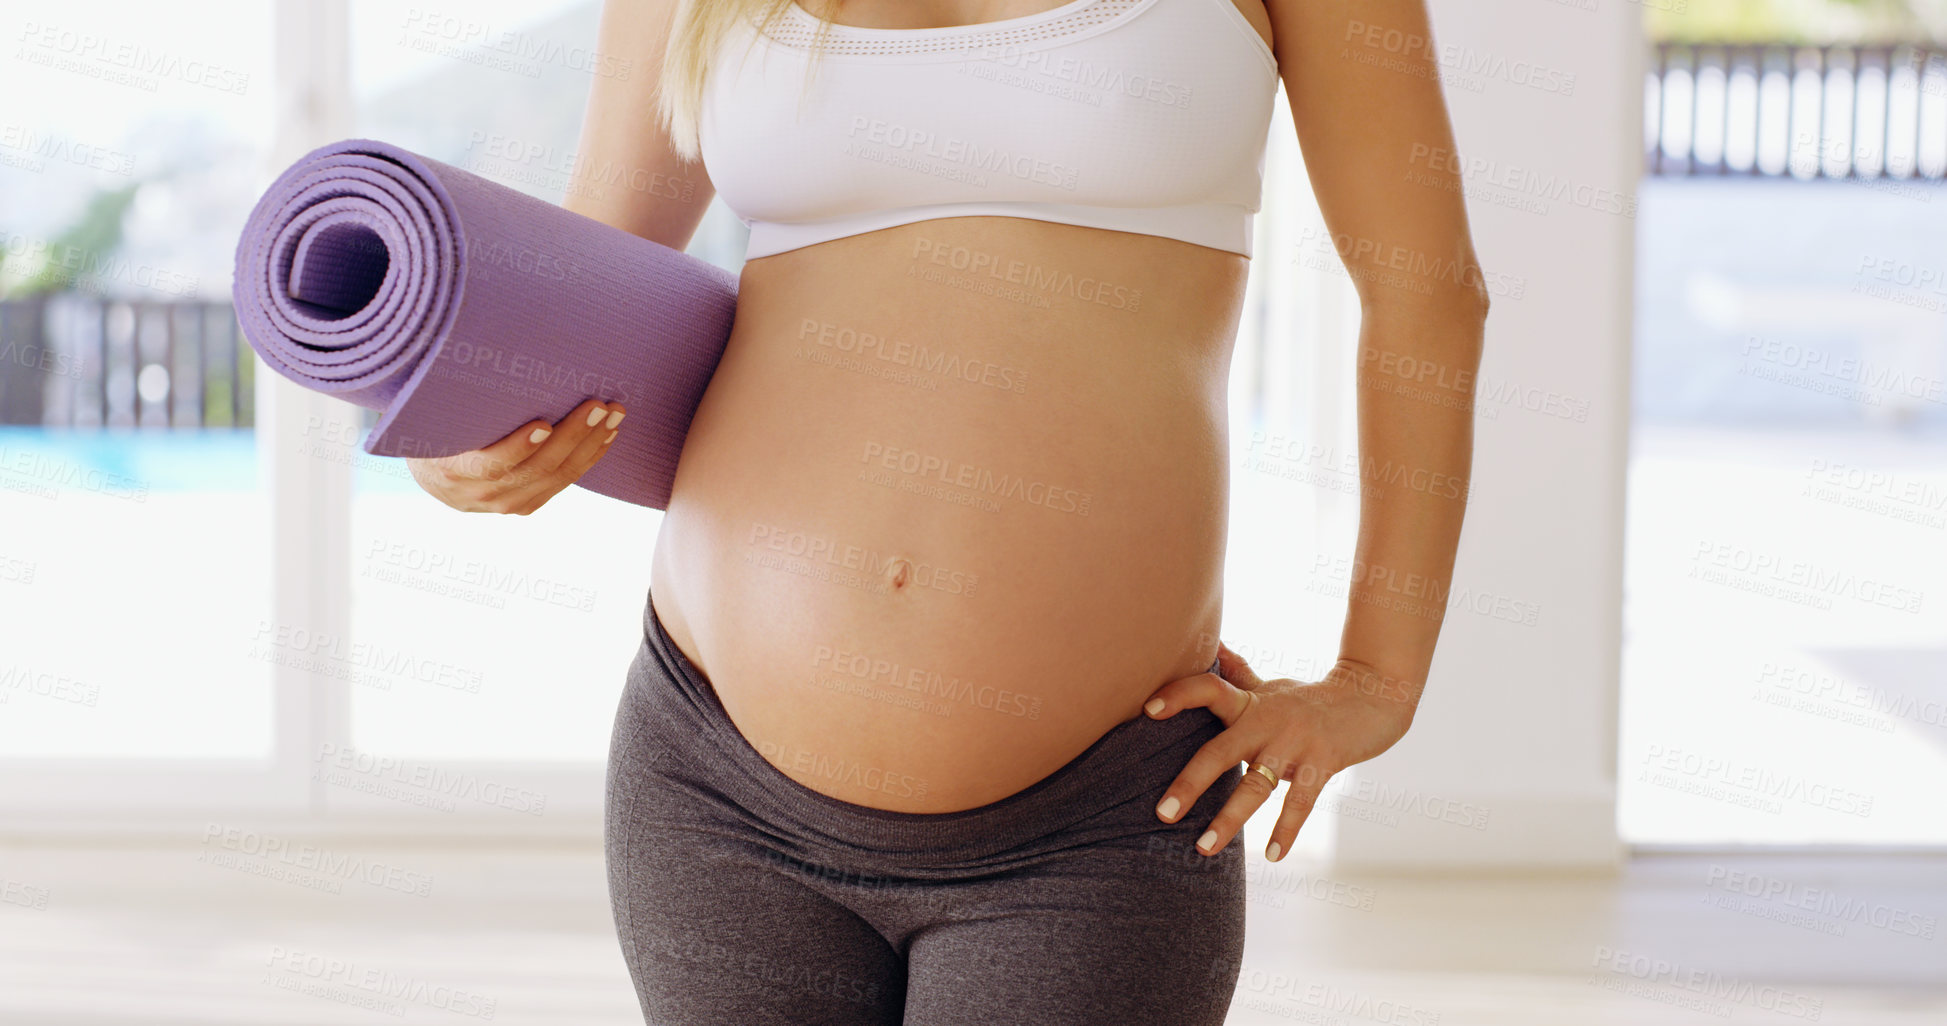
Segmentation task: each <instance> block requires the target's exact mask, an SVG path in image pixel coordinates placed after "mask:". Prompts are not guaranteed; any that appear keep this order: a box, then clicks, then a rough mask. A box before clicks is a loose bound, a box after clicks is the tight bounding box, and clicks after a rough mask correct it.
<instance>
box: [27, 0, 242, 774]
mask: <svg viewBox="0 0 1947 1026" xmlns="http://www.w3.org/2000/svg"><path fill="white" fill-rule="evenodd" d="M33 6H34V8H35V10H34V11H33V12H32V13H25V12H18V13H17V14H16V15H15V16H14V17H12V18H10V19H9V26H8V29H9V33H10V36H11V39H10V42H9V44H8V51H9V52H8V55H7V57H6V59H4V60H0V96H4V97H7V98H8V100H9V101H10V102H8V103H7V104H6V114H5V117H4V118H0V525H4V526H5V532H4V535H0V702H3V703H4V704H5V712H4V713H3V714H0V757H10V756H116V757H167V758H178V757H180V758H211V757H220V758H261V757H264V756H266V755H267V754H268V753H269V750H270V743H271V736H272V734H271V729H272V721H271V690H270V687H269V681H270V677H271V667H272V662H271V661H270V660H271V659H272V658H273V657H274V653H275V652H276V650H275V649H273V648H270V647H267V646H265V645H263V644H262V641H263V637H264V636H265V633H266V628H267V620H266V618H267V617H268V615H269V613H268V611H269V577H268V573H269V565H270V559H269V534H268V530H267V526H268V524H269V515H268V506H267V500H266V496H265V488H264V482H263V479H262V477H261V476H260V475H259V473H258V462H257V460H258V454H257V452H256V443H255V434H254V431H253V430H252V424H253V423H254V405H255V404H254V395H253V380H254V376H253V366H252V358H251V355H250V352H249V349H248V347H247V346H245V345H244V343H243V342H242V340H241V337H240V336H239V335H238V333H237V332H236V329H235V324H234V321H233V319H232V317H231V313H230V305H229V295H230V277H231V254H232V251H233V248H234V246H235V244H236V239H237V232H238V230H239V228H240V227H241V225H242V223H243V220H244V217H245V215H246V214H247V213H248V211H249V208H250V204H251V202H252V201H253V200H254V198H255V195H256V193H257V190H258V188H259V187H260V185H261V182H260V181H259V178H260V175H261V174H262V172H263V170H264V162H265V159H266V154H267V151H268V144H269V133H270V126H271V114H270V110H271V79H270V67H269V58H270V51H271V47H270V45H269V42H270V22H269V9H268V8H267V7H265V6H264V5H262V4H256V3H248V2H243V0H230V2H214V3H210V4H204V5H202V6H201V7H199V9H198V16H197V17H195V18H185V17H183V16H182V14H181V12H180V11H179V10H172V9H170V8H168V7H167V6H164V5H150V6H142V5H127V4H104V3H86V2H81V3H63V4H38V5H33Z"/></svg>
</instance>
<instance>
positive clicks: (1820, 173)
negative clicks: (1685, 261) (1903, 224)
mask: <svg viewBox="0 0 1947 1026" xmlns="http://www.w3.org/2000/svg"><path fill="white" fill-rule="evenodd" d="M1644 86H1645V89H1646V92H1645V94H1644V148H1645V170H1647V171H1648V172H1649V173H1650V174H1658V175H1760V176H1773V177H1794V178H1902V179H1910V178H1919V179H1939V178H1941V177H1942V176H1943V175H1947V53H1943V52H1942V51H1940V50H1936V49H1933V48H1931V47H1929V46H1926V45H1917V44H1898V45H1889V46H1823V47H1802V46H1788V45H1783V44H1777V45H1716V46H1713V45H1705V44H1689V43H1663V44H1659V45H1657V47H1656V48H1655V50H1654V51H1653V52H1652V53H1651V55H1650V67H1649V70H1648V75H1647V79H1646V81H1645V83H1644Z"/></svg>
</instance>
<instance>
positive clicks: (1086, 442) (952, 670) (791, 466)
mask: <svg viewBox="0 0 1947 1026" xmlns="http://www.w3.org/2000/svg"><path fill="white" fill-rule="evenodd" d="M1248 266H1249V264H1248V261H1247V260H1246V259H1245V258H1244V257H1243V256H1241V255H1238V254H1235V253H1229V252H1225V251H1222V250H1217V249H1211V248H1208V247H1203V246H1197V245H1192V244H1190V243H1186V242H1181V241H1177V240H1174V239H1167V238H1161V237H1156V236H1147V235H1137V234H1132V233H1126V232H1113V231H1106V230H1101V229H1094V228H1084V227H1079V226H1074V225H1065V224H1056V223H1051V222H1041V221H1032V220H1027V219H1021V218H1008V217H962V218H950V219H944V220H933V221H923V222H917V223H914V224H908V225H902V226H899V227H896V228H891V229H887V230H883V231H875V232H870V233H867V234H863V235H856V236H851V237H847V238H842V239H837V240H833V241H830V242H825V243H820V244H817V245H813V246H807V247H804V248H801V249H797V250H791V251H787V252H784V253H779V254H775V255H772V256H768V257H761V258H758V259H755V260H752V261H749V262H748V263H747V264H746V265H745V266H744V269H743V273H742V280H741V286H740V289H741V290H740V293H739V296H738V306H737V317H736V325H735V328H734V330H733V331H732V333H731V337H730V341H729V346H728V348H727V349H726V351H725V353H724V357H723V362H722V363H721V365H719V367H718V368H717V371H716V375H715V377H714V378H713V379H712V380H711V382H710V386H709V389H708V391H707V392H706V393H705V395H704V397H703V402H702V405H701V407H700V408H699V409H698V411H697V415H696V419H695V421H694V423H693V424H692V425H691V427H690V433H689V437H688V439H687V441H686V443H685V446H684V450H683V456H682V462H681V465H680V467H679V468H678V471H677V475H676V480H675V486H674V491H673V493H672V496H671V499H670V504H669V509H668V513H667V515H666V516H665V518H664V519H663V522H662V528H661V533H660V536H659V537H658V539H657V545H656V552H655V559H654V563H653V566H652V570H651V579H650V587H651V591H652V593H653V596H654V604H655V609H656V612H657V615H658V616H659V617H660V619H661V620H662V622H663V624H664V626H665V627H666V629H667V630H668V632H669V634H670V637H671V638H672V639H673V640H674V641H675V642H676V644H677V646H678V647H679V648H680V649H681V650H682V652H683V654H684V655H685V656H687V657H688V658H689V659H690V660H691V661H692V662H694V663H695V664H696V666H697V667H698V668H699V669H700V670H701V671H702V672H703V675H704V676H705V677H706V678H707V680H708V681H709V682H710V684H711V685H712V687H713V688H714V689H715V691H716V693H717V695H718V697H719V699H720V700H721V702H722V703H723V707H724V709H725V711H726V712H727V713H728V714H729V716H730V719H731V720H732V722H734V723H735V724H736V726H737V728H738V730H739V732H741V733H742V734H743V736H744V738H745V740H746V741H748V742H749V743H750V744H751V746H752V747H754V748H755V749H756V750H757V751H758V752H760V753H761V754H762V755H763V756H764V758H765V759H766V760H767V761H769V762H770V763H771V764H772V765H773V766H775V767H777V768H778V769H779V770H780V771H782V772H783V773H784V774H786V775H787V776H789V777H791V778H792V779H794V780H796V781H798V782H799V783H801V784H803V785H805V786H807V787H809V788H812V789H813V790H816V791H819V792H821V793H823V794H826V795H830V796H831V797H834V798H837V799H840V800H843V801H846V802H851V803H854V804H858V805H865V806H871V807H874V808H881V809H891V810H896V811H903V812H920V813H937V812H949V811H955V810H960V809H968V808H974V807H977V806H981V805H986V804H989V803H991V802H994V801H997V800H999V799H1001V798H1004V797H1006V796H1008V795H1010V794H1013V793H1015V792H1017V791H1020V790H1021V789H1023V788H1025V787H1027V786H1029V785H1030V784H1033V783H1034V782H1035V781H1037V780H1040V779H1042V778H1043V777H1046V776H1047V775H1049V774H1050V773H1052V772H1054V771H1055V770H1057V769H1059V768H1060V767H1061V766H1063V765H1064V764H1066V763H1067V762H1069V761H1070V760H1072V759H1074V758H1075V757H1076V756H1077V755H1079V754H1081V753H1082V752H1083V751H1084V750H1085V749H1087V748H1088V747H1089V746H1090V745H1091V744H1093V743H1094V742H1095V741H1096V740H1097V739H1098V738H1100V737H1101V736H1102V735H1103V734H1104V733H1106V732H1107V731H1108V730H1109V729H1111V728H1112V727H1114V726H1115V725H1116V724H1117V723H1119V722H1121V721H1124V720H1127V719H1130V718H1132V717H1135V716H1137V715H1140V714H1141V707H1142V703H1143V702H1144V701H1146V700H1147V699H1148V698H1149V696H1150V694H1151V693H1152V692H1153V691H1155V690H1156V689H1157V688H1158V687H1160V686H1161V685H1163V684H1165V683H1167V682H1169V681H1171V680H1174V679H1177V678H1180V677H1186V676H1190V675H1192V674H1196V673H1200V672H1202V671H1204V670H1206V669H1208V668H1209V666H1210V664H1211V662H1212V661H1213V660H1214V659H1215V656H1216V651H1217V628H1218V623H1219V620H1220V617H1221V610H1222V583H1223V582H1222V577H1223V557H1224V536H1225V523H1226V517H1227V512H1226V506H1227V492H1228V469H1227V459H1226V451H1227V430H1228V425H1227V417H1226V404H1225V390H1226V387H1227V382H1228V377H1229V367H1230V354H1231V345H1232V341H1233V339H1234V336H1235V332H1236V326H1237V320H1238V314H1239V311H1240V310H1241V307H1242V299H1243V294H1244V284H1245V278H1246V273H1247V269H1248Z"/></svg>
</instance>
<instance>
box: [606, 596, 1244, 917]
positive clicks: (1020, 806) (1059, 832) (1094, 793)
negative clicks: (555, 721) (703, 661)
mask: <svg viewBox="0 0 1947 1026" xmlns="http://www.w3.org/2000/svg"><path fill="white" fill-rule="evenodd" d="M1222 729H1223V724H1222V722H1221V721H1220V720H1218V718H1217V717H1216V716H1215V715H1214V714H1212V713H1210V712H1209V711H1208V710H1204V709H1191V710H1186V711H1185V712H1183V713H1180V714H1178V715H1177V716H1174V717H1171V718H1170V719H1167V720H1151V719H1149V718H1148V717H1147V716H1143V715H1141V714H1137V715H1136V716H1133V717H1131V718H1130V719H1127V720H1123V721H1121V722H1119V723H1117V724H1116V725H1115V726H1113V727H1112V728H1110V729H1109V730H1108V731H1107V732H1106V733H1104V734H1102V735H1101V736H1100V737H1099V738H1097V739H1096V740H1095V741H1094V743H1092V744H1090V745H1089V746H1088V747H1087V748H1086V749H1085V750H1084V751H1082V752H1081V753H1080V754H1078V755H1076V756H1075V757H1074V758H1073V759H1071V760H1069V761H1068V762H1067V763H1065V764H1064V765H1062V766H1060V767H1059V768H1058V769H1056V770H1054V771H1053V772H1051V773H1049V774H1047V775H1045V776H1042V777H1041V778H1040V779H1038V780H1035V781H1033V782H1032V783H1030V784H1028V785H1027V786H1026V787H1024V788H1021V789H1020V790H1017V791H1015V792H1013V793H1011V794H1008V795H1007V796H1005V797H1003V798H1000V799H999V800H997V801H993V802H990V803H988V804H984V805H980V806H977V807H974V808H968V809H962V810H958V811H952V812H940V813H924V812H902V811H894V810H890V809H884V808H877V807H873V806H869V805H864V804H858V803H853V802H848V801H845V800H842V799H839V798H835V797H832V796H831V795H829V794H826V793H823V792H822V791H819V790H815V789H813V788H811V787H808V786H806V785H805V784H803V783H800V782H799V781H798V780H796V779H793V777H792V776H791V775H787V774H786V773H785V772H783V771H782V770H780V769H779V768H778V767H777V766H776V765H773V762H772V759H773V758H775V757H777V756H778V755H779V754H780V753H778V752H771V753H769V755H770V756H771V757H768V758H767V753H764V752H760V751H759V750H758V748H757V747H756V746H753V745H752V743H751V742H750V741H749V740H748V739H746V738H745V737H744V736H743V734H742V733H740V732H739V731H738V729H737V727H736V726H735V724H734V723H733V722H732V721H731V719H730V717H729V715H728V713H727V712H726V711H725V710H724V708H723V705H722V703H721V702H720V701H719V700H718V698H717V695H716V693H715V691H714V689H713V688H712V687H711V685H710V683H709V681H708V680H707V679H706V678H705V677H704V676H703V674H702V673H701V672H700V671H699V670H698V669H697V667H696V666H695V665H694V664H692V663H691V662H690V660H689V659H688V658H687V657H685V656H684V655H683V653H682V651H681V650H680V649H679V648H678V647H677V646H676V644H675V643H674V642H673V641H672V640H671V639H670V637H669V635H668V633H667V631H666V630H665V629H664V628H663V625H662V624H661V622H660V621H659V620H658V618H657V616H656V614H655V609H654V606H653V604H652V603H649V602H645V603H644V615H643V638H642V643H641V646H640V647H639V649H638V651H637V654H636V658H635V660H634V662H633V663H632V664H631V665H630V667H629V673H628V679H627V683H626V686H625V688H624V689H623V693H622V696H621V700H620V704H619V706H618V709H617V715H616V722H615V733H614V739H613V742H612V747H611V752H610V765H609V775H608V791H609V795H608V796H609V805H610V829H611V833H612V835H613V834H615V833H618V832H626V831H637V832H640V831H642V830H645V829H654V830H659V831H662V832H664V833H666V834H676V833H680V832H682V831H686V830H688V831H701V832H705V833H712V832H714V833H718V834H722V833H734V834H738V835H740V836H745V837H748V838H750V839H751V840H752V841H753V843H756V844H758V845H760V846H762V847H763V848H764V849H765V850H768V851H770V852H773V853H775V854H776V856H777V857H779V858H782V859H789V860H794V861H796V862H797V863H801V864H803V865H808V866H814V867H820V868H821V869H823V870H829V871H833V872H840V873H852V874H858V875H861V876H864V877H878V876H892V877H899V878H910V879H918V880H951V879H959V878H968V877H975V876H980V875H985V874H991V873H996V872H1003V871H1006V870H1009V869H1018V868H1021V867H1024V866H1028V865H1032V864H1035V863H1036V862H1038V861H1041V860H1044V859H1047V858H1051V857H1055V856H1059V855H1061V854H1063V853H1069V852H1073V851H1075V850H1076V849H1079V848H1102V849H1105V850H1107V849H1113V850H1115V851H1117V852H1120V853H1122V854H1121V855H1119V856H1117V857H1127V856H1129V855H1131V854H1133V855H1135V856H1137V857H1139V858H1142V859H1145V860H1148V861H1144V862H1139V863H1136V864H1137V865H1139V866H1149V865H1173V866H1175V867H1177V869H1178V870H1179V871H1193V870H1194V869H1195V867H1196V866H1197V865H1199V864H1200V863H1205V862H1211V861H1214V860H1212V859H1210V858H1207V857H1205V856H1201V855H1198V854H1196V853H1195V851H1194V849H1193V847H1192V846H1193V844H1194V842H1195V840H1196V837H1197V836H1198V835H1199V834H1201V832H1202V830H1203V827H1204V825H1205V823H1206V821H1207V820H1208V819H1210V818H1212V817H1214V816H1215V814H1216V811H1217V809H1218V808H1220V807H1221V806H1222V804H1223V801H1224V800H1225V799H1226V798H1227V797H1228V795H1229V792H1230V790H1231V787H1232V786H1234V783H1235V780H1236V778H1237V777H1238V776H1239V774H1238V773H1237V772H1236V770H1235V768H1233V771H1232V772H1231V773H1230V774H1228V775H1227V779H1220V780H1219V781H1218V782H1217V783H1216V784H1214V785H1213V786H1212V787H1211V788H1209V789H1208V790H1207V791H1206V792H1205V794H1204V796H1203V798H1202V799H1201V800H1200V801H1199V802H1198V807H1196V808H1193V809H1192V810H1191V811H1190V813H1189V814H1187V815H1185V816H1183V817H1181V818H1180V819H1179V820H1178V821H1177V822H1176V823H1174V824H1170V823H1164V822H1163V821H1162V820H1160V819H1158V818H1157V816H1156V814H1155V811H1154V810H1155V805H1156V803H1157V802H1158V801H1159V800H1160V799H1161V797H1162V794H1163V791H1164V790H1165V788H1167V787H1168V785H1169V784H1170V782H1171V781H1173V780H1174V779H1175V778H1176V776H1177V774H1178V773H1179V772H1181V770H1182V769H1183V767H1184V765H1185V764H1187V763H1188V762H1189V760H1190V758H1191V756H1193V755H1194V754H1195V753H1196V751H1197V750H1198V749H1199V748H1200V747H1201V746H1202V745H1203V744H1204V743H1205V742H1207V741H1208V740H1210V739H1211V738H1212V737H1215V736H1216V735H1217V734H1218V733H1219V732H1221V731H1222ZM922 743H923V742H920V741H918V740H917V739H916V740H915V742H914V744H915V745H919V744H922ZM808 764H809V765H811V766H813V767H814V769H815V771H816V772H819V773H824V774H835V775H841V776H843V777H845V778H847V779H850V780H853V781H856V782H858V783H860V784H861V785H863V786H865V787H875V788H882V789H887V790H888V793H890V792H891V790H892V789H895V788H899V787H910V786H912V784H911V780H910V778H906V779H902V776H901V774H899V773H898V771H896V770H889V769H886V768H883V767H879V766H874V765H870V764H866V763H865V762H864V761H862V760H849V761H848V760H844V759H824V760H822V761H820V760H817V759H815V758H814V759H812V760H811V761H810V762H809V763H808ZM624 810H626V812H625V811H624ZM618 818H625V819H627V820H628V822H626V823H623V822H618ZM615 840H616V838H615V837H614V836H612V837H611V842H612V843H614V841H615ZM622 840H624V841H626V840H628V838H627V837H624V838H622ZM642 841H643V842H644V843H647V842H648V841H649V839H648V838H642ZM1179 848H1180V849H1181V853H1183V855H1187V859H1184V858H1183V857H1182V856H1180V855H1179V854H1178V853H1177V852H1176V849H1179Z"/></svg>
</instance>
